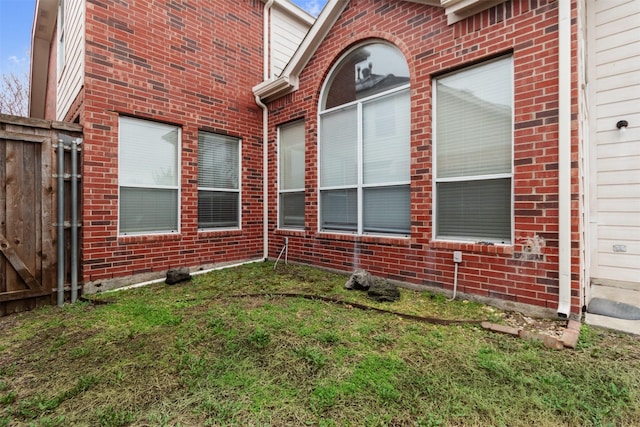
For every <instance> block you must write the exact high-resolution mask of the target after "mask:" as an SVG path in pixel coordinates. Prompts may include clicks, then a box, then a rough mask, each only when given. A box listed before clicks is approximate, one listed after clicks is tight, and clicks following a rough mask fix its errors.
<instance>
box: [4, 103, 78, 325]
mask: <svg viewBox="0 0 640 427" xmlns="http://www.w3.org/2000/svg"><path fill="white" fill-rule="evenodd" d="M63 134H64V135H67V136H66V137H65V138H67V139H69V138H81V137H82V128H81V127H80V126H78V125H76V124H69V123H57V122H47V121H43V120H34V119H28V118H20V117H12V116H6V115H2V114H0V315H6V314H9V313H13V312H17V311H24V310H29V309H31V308H34V307H36V306H39V305H43V304H51V303H53V302H54V301H55V300H56V298H55V295H54V293H53V292H54V289H55V287H56V285H57V280H56V279H57V268H58V262H61V263H62V268H64V269H65V272H67V271H68V268H67V267H66V266H65V265H66V264H68V263H69V260H70V257H69V256H68V254H65V259H63V260H58V259H57V248H56V240H57V234H56V228H55V226H54V225H55V222H56V220H57V215H56V213H55V210H56V209H57V197H56V191H57V184H56V182H54V179H55V178H54V173H55V172H57V171H55V166H56V158H55V156H56V153H55V151H54V150H53V146H52V141H57V140H58V138H59V135H63ZM65 156H66V161H65V162H66V163H67V164H68V163H69V158H70V154H69V153H65ZM65 186H68V183H66V184H65ZM67 198H69V199H70V194H69V193H67V194H65V199H67ZM69 203H70V202H69V200H66V201H65V205H68V204H69ZM65 232H66V233H69V231H68V230H66V231H65ZM65 240H66V239H65ZM67 252H68V251H67ZM65 280H67V277H66V276H65Z"/></svg>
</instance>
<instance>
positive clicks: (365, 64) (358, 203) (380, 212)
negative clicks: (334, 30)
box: [319, 43, 411, 235]
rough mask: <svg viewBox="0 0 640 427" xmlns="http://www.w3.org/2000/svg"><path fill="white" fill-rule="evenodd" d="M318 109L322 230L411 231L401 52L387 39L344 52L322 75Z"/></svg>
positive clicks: (407, 96)
mask: <svg viewBox="0 0 640 427" xmlns="http://www.w3.org/2000/svg"><path fill="white" fill-rule="evenodd" d="M341 102H342V103H341ZM321 110H322V111H321V112H320V118H319V121H320V125H319V134H320V147H319V160H320V161H319V179H320V189H319V190H320V228H321V229H322V230H324V231H339V232H350V233H357V234H402V235H406V234H409V233H410V229H411V224H410V206H411V204H410V196H409V194H410V193H409V184H410V125H411V121H410V117H411V101H410V92H409V69H408V66H407V63H406V60H405V59H404V57H403V56H402V53H401V52H400V51H399V50H398V49H397V48H395V47H393V46H391V45H388V44H385V43H374V44H367V45H363V46H360V47H358V48H356V49H354V50H353V51H352V52H350V53H348V54H347V55H346V56H345V57H344V58H342V59H341V61H339V63H338V66H337V67H336V68H335V70H334V71H333V72H332V74H331V76H330V77H329V78H328V79H327V83H326V84H325V88H324V100H323V105H322V108H321Z"/></svg>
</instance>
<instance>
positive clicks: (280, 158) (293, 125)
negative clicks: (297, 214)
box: [277, 120, 307, 231]
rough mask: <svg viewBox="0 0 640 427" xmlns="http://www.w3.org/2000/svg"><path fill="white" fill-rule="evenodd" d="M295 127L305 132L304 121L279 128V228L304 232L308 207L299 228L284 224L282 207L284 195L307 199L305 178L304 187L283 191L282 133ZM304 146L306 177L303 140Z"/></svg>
mask: <svg viewBox="0 0 640 427" xmlns="http://www.w3.org/2000/svg"><path fill="white" fill-rule="evenodd" d="M295 126H302V131H303V132H305V129H306V128H305V121H304V120H296V121H295V122H291V123H287V124H284V125H281V126H278V150H277V156H278V228H280V229H290V230H298V231H299V230H304V221H305V211H306V209H305V208H306V206H304V205H303V206H304V207H303V211H302V225H299V226H294V225H287V224H284V223H283V222H284V221H283V217H282V213H283V212H282V209H283V208H282V206H281V200H282V195H283V194H296V193H301V194H302V197H303V199H304V198H305V186H304V178H303V185H302V187H300V188H290V189H283V188H282V184H283V178H282V157H281V155H282V140H281V132H282V130H283V129H287V128H291V127H295ZM303 145H304V151H303V157H304V158H303V161H302V165H301V166H302V174H303V177H304V176H305V175H306V167H307V165H306V141H305V140H303Z"/></svg>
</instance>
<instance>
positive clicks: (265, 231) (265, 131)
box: [255, 0, 275, 260]
mask: <svg viewBox="0 0 640 427" xmlns="http://www.w3.org/2000/svg"><path fill="white" fill-rule="evenodd" d="M274 1H275V0H269V1H268V2H267V3H266V4H265V5H264V23H263V28H262V32H263V39H264V46H263V48H262V53H263V58H262V63H263V68H264V72H263V80H268V79H269V74H270V73H269V38H270V33H269V17H270V11H271V6H272V5H273V3H274ZM255 99H256V104H258V106H259V107H260V108H262V255H263V258H264V259H265V260H266V259H267V258H269V217H268V215H269V189H268V187H267V184H268V181H269V180H268V176H267V175H268V171H269V170H268V167H269V163H268V155H269V150H268V144H267V142H268V141H269V110H268V109H267V106H266V105H265V104H264V103H263V102H262V100H261V99H260V97H259V96H257V95H256V96H255Z"/></svg>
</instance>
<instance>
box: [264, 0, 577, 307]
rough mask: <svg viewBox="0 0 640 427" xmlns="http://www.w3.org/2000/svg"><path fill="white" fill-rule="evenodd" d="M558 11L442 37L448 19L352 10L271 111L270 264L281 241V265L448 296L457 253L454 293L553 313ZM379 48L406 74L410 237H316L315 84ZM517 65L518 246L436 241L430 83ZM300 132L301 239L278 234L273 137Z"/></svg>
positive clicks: (461, 25) (477, 23) (355, 6)
mask: <svg viewBox="0 0 640 427" xmlns="http://www.w3.org/2000/svg"><path fill="white" fill-rule="evenodd" d="M572 7H573V16H574V19H573V23H572V34H573V37H572V50H573V53H574V55H572V57H573V58H574V60H573V63H572V73H573V75H572V82H573V87H572V112H573V114H572V140H571V144H572V160H573V163H572V168H573V169H572V180H573V185H572V200H573V201H572V217H573V218H575V220H574V221H573V224H572V253H571V258H572V273H573V274H572V278H571V286H572V293H571V294H572V313H578V312H579V310H580V299H579V280H578V274H579V252H578V251H579V235H578V218H579V216H578V198H577V196H578V181H577V176H578V169H577V163H576V160H577V153H578V148H577V147H578V140H577V119H576V115H577V89H576V83H575V82H577V78H576V61H575V58H576V55H575V52H576V37H575V34H576V24H575V15H576V4H575V1H573V2H572ZM557 23H558V9H557V2H555V1H551V0H548V1H547V0H526V1H525V0H513V1H508V2H505V3H503V4H501V5H498V6H496V7H493V8H491V9H488V10H485V11H484V12H481V13H479V14H477V15H475V16H473V17H470V18H468V19H465V20H463V21H460V22H458V23H456V24H453V25H447V23H446V17H445V14H444V10H443V9H441V8H436V7H429V6H425V5H420V4H416V3H413V2H386V1H380V0H357V1H356V0H354V1H351V2H350V3H349V5H348V6H347V8H346V9H345V11H344V13H343V14H342V16H341V17H340V18H339V19H338V21H337V22H336V24H335V25H334V27H333V29H332V30H331V31H330V33H329V35H328V36H327V37H326V38H325V40H324V41H323V43H322V44H321V46H320V47H319V49H318V50H317V51H316V53H315V55H314V56H313V57H312V59H311V60H310V62H309V63H308V65H307V66H306V68H305V70H304V71H303V72H302V73H301V75H300V88H299V90H298V91H296V92H294V93H292V94H290V95H287V96H286V97H284V98H281V99H279V100H276V101H274V102H272V103H271V104H270V105H269V109H270V118H269V125H270V136H269V142H270V147H271V148H272V149H271V150H270V154H269V165H270V166H269V177H270V179H269V203H270V206H271V209H270V216H269V221H270V227H269V228H270V230H272V232H271V239H270V248H269V250H270V255H271V256H272V257H273V256H277V253H278V251H279V250H280V249H281V247H282V242H283V237H284V236H288V237H289V240H288V241H289V259H291V260H294V261H297V262H302V263H310V264H314V265H319V266H322V267H327V268H334V269H340V270H344V271H350V270H353V269H354V268H356V267H360V268H366V269H368V270H369V271H370V272H371V273H373V274H375V275H377V276H381V277H386V278H390V279H397V280H400V281H404V282H409V283H413V284H418V285H430V286H435V287H439V288H444V289H452V287H453V272H454V263H453V260H452V258H453V256H452V252H453V251H454V250H461V251H462V252H463V262H462V263H461V264H460V269H459V273H458V291H459V292H465V293H470V294H474V295H476V296H479V297H484V298H491V299H494V300H496V301H501V302H503V303H506V304H507V305H508V304H509V303H522V304H529V305H533V306H538V307H542V308H547V309H549V310H555V309H556V308H557V304H558V179H557V178H558V149H557V147H558V102H557V100H558V93H557V90H558V75H557V67H558V55H557V48H558V47H557V40H558V25H557ZM369 39H382V40H386V41H389V42H391V43H393V44H394V45H396V46H397V47H398V48H399V49H400V50H401V51H402V53H403V54H404V56H405V58H406V59H407V62H408V64H409V69H410V73H411V105H412V112H411V135H412V136H411V159H412V165H411V177H412V178H411V224H412V227H411V236H410V238H407V239H402V238H398V239H395V238H388V237H372V236H361V237H355V236H350V235H340V234H327V233H319V232H318V225H317V224H318V209H317V208H318V190H317V187H318V182H317V176H318V175H317V164H318V157H317V143H318V141H317V129H318V120H317V112H318V104H319V95H320V91H321V89H322V83H323V81H324V79H325V78H326V77H327V75H328V72H329V70H330V69H331V67H332V65H333V64H334V63H335V61H337V60H338V59H339V58H340V56H341V54H342V53H343V52H345V51H346V50H347V49H348V48H349V47H351V46H353V45H354V44H357V43H361V42H363V41H365V40H369ZM509 52H511V53H512V54H513V61H514V71H515V76H514V90H515V105H514V108H515V117H514V119H515V124H514V196H513V197H514V239H515V241H514V242H513V244H511V245H481V244H474V243H455V242H443V241H434V240H433V239H432V235H433V232H432V224H433V218H432V215H431V212H432V210H433V205H432V185H433V182H432V176H431V170H432V165H431V163H432V123H431V121H432V111H431V91H432V90H431V78H432V76H434V75H437V74H440V73H444V72H447V71H451V70H454V69H457V68H460V67H464V66H466V65H470V64H473V63H476V62H479V61H482V60H485V59H490V58H492V57H495V56H496V55H499V54H504V53H509ZM299 118H304V119H305V121H306V144H307V145H306V146H307V149H306V159H307V169H306V207H307V208H306V220H305V230H304V231H300V232H294V231H283V230H276V227H277V217H276V212H275V208H274V207H275V206H276V205H277V199H276V197H277V182H276V178H275V177H276V176H277V174H276V164H277V163H276V162H277V157H276V151H275V147H276V144H275V143H274V142H275V140H276V129H277V125H279V124H281V123H285V122H288V121H290V120H294V119H299Z"/></svg>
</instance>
